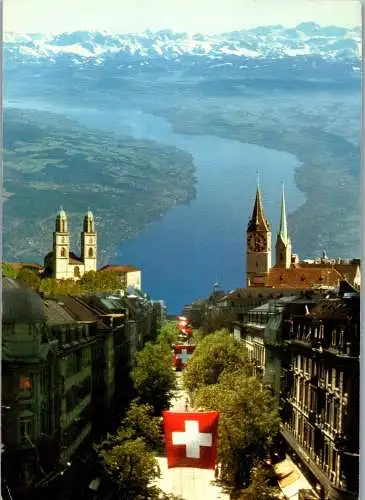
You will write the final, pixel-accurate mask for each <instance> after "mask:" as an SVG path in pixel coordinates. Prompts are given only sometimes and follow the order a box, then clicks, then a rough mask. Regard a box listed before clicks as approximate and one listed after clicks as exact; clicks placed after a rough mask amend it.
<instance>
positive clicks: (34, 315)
mask: <svg viewBox="0 0 365 500" xmlns="http://www.w3.org/2000/svg"><path fill="white" fill-rule="evenodd" d="M2 286H3V293H2V305H3V311H2V321H3V323H7V322H15V323H43V322H44V320H45V311H44V306H43V301H42V299H41V297H40V296H39V295H38V293H36V292H34V291H33V290H31V289H29V288H26V287H25V286H23V285H21V284H20V283H18V282H17V281H14V280H12V279H11V278H3V283H2Z"/></svg>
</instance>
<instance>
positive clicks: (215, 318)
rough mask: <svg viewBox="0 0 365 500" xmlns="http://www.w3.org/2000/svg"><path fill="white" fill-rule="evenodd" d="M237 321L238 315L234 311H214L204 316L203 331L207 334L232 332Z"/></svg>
mask: <svg viewBox="0 0 365 500" xmlns="http://www.w3.org/2000/svg"><path fill="white" fill-rule="evenodd" d="M235 321H236V313H235V312H234V311H233V310H232V309H229V308H227V309H223V310H217V309H213V310H212V312H210V313H209V314H207V315H206V316H204V319H203V321H202V324H201V329H202V330H203V332H205V333H213V332H216V331H217V330H222V329H226V330H228V331H230V332H232V331H233V325H234V322H235Z"/></svg>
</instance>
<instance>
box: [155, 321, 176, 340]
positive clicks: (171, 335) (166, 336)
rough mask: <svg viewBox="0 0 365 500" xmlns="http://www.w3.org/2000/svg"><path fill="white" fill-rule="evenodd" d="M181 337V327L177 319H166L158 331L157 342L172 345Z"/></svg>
mask: <svg viewBox="0 0 365 500" xmlns="http://www.w3.org/2000/svg"><path fill="white" fill-rule="evenodd" d="M178 338H179V329H178V327H177V322H176V321H165V322H164V323H163V324H162V326H161V328H160V331H159V332H158V335H157V339H156V342H158V343H160V344H167V345H169V346H171V344H173V343H174V342H177V341H178Z"/></svg>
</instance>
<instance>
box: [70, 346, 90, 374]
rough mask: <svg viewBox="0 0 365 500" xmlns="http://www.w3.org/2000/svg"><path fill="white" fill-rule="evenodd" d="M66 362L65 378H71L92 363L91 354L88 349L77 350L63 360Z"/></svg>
mask: <svg viewBox="0 0 365 500" xmlns="http://www.w3.org/2000/svg"><path fill="white" fill-rule="evenodd" d="M64 359H65V360H66V362H67V366H66V377H71V376H72V375H74V374H75V373H79V372H80V371H82V370H83V369H84V368H85V367H86V366H89V365H91V363H92V352H91V348H90V347H84V348H83V349H79V350H77V351H75V352H73V353H71V354H69V355H68V356H66V357H65V358H64Z"/></svg>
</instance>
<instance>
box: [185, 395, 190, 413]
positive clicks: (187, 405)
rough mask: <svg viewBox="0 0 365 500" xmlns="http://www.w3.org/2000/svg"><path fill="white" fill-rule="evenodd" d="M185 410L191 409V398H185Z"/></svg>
mask: <svg viewBox="0 0 365 500" xmlns="http://www.w3.org/2000/svg"><path fill="white" fill-rule="evenodd" d="M185 411H189V398H187V397H186V398H185Z"/></svg>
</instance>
